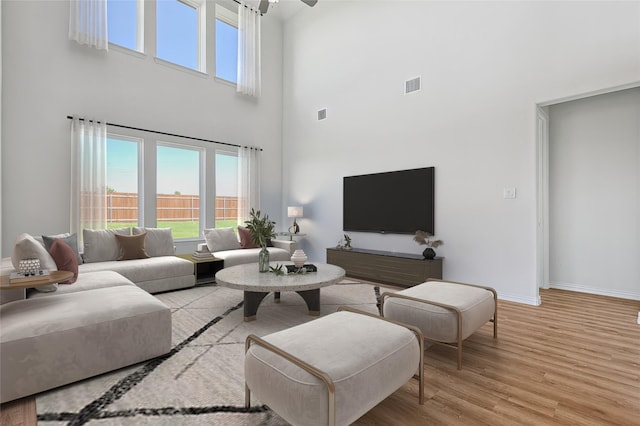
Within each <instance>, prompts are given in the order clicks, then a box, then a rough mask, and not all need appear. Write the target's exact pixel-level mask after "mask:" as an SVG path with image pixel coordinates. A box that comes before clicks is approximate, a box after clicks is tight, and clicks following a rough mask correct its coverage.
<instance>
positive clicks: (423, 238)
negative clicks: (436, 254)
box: [413, 230, 444, 248]
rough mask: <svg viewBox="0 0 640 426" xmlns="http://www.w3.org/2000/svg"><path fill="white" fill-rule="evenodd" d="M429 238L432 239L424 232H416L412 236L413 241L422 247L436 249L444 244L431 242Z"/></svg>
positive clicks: (439, 241) (442, 242) (438, 241)
mask: <svg viewBox="0 0 640 426" xmlns="http://www.w3.org/2000/svg"><path fill="white" fill-rule="evenodd" d="M431 237H433V235H431V234H430V233H428V232H426V231H420V230H418V231H416V234H415V235H414V236H413V241H415V242H417V243H418V244H420V245H422V246H427V247H433V248H436V247H438V246H441V245H442V244H444V241H442V240H431Z"/></svg>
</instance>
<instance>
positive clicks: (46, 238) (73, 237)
mask: <svg viewBox="0 0 640 426" xmlns="http://www.w3.org/2000/svg"><path fill="white" fill-rule="evenodd" d="M55 240H62V241H64V242H65V243H67V244H68V245H69V247H71V250H73V252H74V253H75V255H76V260H77V262H78V264H80V263H82V257H81V256H80V253H79V252H78V235H77V234H59V235H43V236H42V243H43V244H44V248H46V249H47V251H49V252H50V251H51V245H52V244H53V242H54V241H55Z"/></svg>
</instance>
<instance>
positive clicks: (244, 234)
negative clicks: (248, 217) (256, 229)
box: [238, 226, 260, 249]
mask: <svg viewBox="0 0 640 426" xmlns="http://www.w3.org/2000/svg"><path fill="white" fill-rule="evenodd" d="M238 236H239V237H240V247H242V248H243V249H249V248H258V247H260V246H259V245H257V244H255V243H254V242H253V238H251V231H249V230H248V229H247V228H245V227H244V226H238Z"/></svg>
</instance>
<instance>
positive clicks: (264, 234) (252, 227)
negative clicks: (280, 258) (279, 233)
mask: <svg viewBox="0 0 640 426" xmlns="http://www.w3.org/2000/svg"><path fill="white" fill-rule="evenodd" d="M249 215H250V216H251V219H250V220H246V221H245V222H244V223H246V224H247V229H248V230H249V232H251V239H252V240H253V242H254V244H257V245H258V246H260V247H262V250H260V254H259V255H258V268H259V270H260V272H269V250H267V242H268V241H269V240H271V239H272V238H275V236H276V234H275V232H274V231H273V229H274V228H275V226H276V223H275V222H274V221H272V220H270V219H269V215H267V214H265V215H264V216H262V217H261V212H260V210H254V209H253V208H252V209H251V211H250V212H249Z"/></svg>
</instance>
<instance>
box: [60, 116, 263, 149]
mask: <svg viewBox="0 0 640 426" xmlns="http://www.w3.org/2000/svg"><path fill="white" fill-rule="evenodd" d="M67 118H68V119H69V120H73V117H72V116H70V115H67ZM78 120H80V121H84V118H78ZM105 124H106V125H107V126H114V127H121V128H123V129H129V130H138V131H140V132H149V133H155V134H158V135H164V136H175V137H178V138H184V139H191V140H194V141H201V142H210V143H217V144H220V145H226V146H235V147H236V148H250V149H257V150H259V151H263V149H262V148H257V147H253V146H246V145H244V146H243V145H236V144H234V143H227V142H218V141H213V140H211V139H202V138H195V137H193V136H184V135H177V134H175V133H167V132H159V131H157V130H149V129H142V128H140V127H132V126H125V125H123V124H114V123H105Z"/></svg>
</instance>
